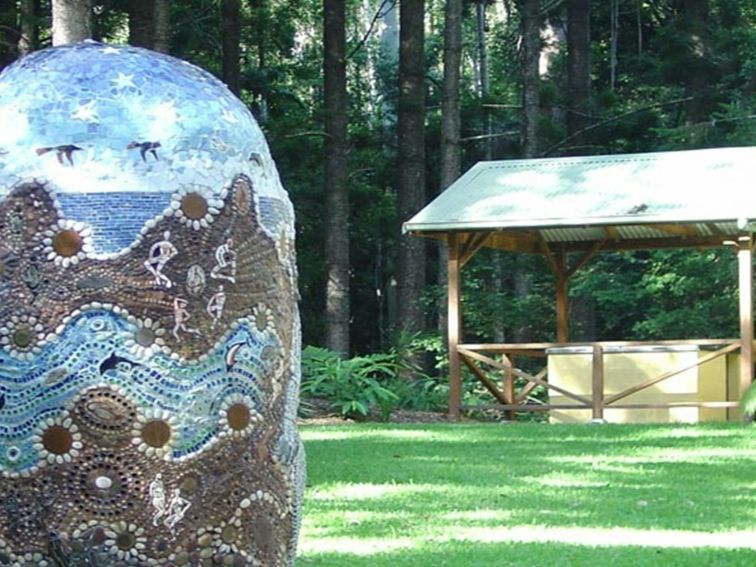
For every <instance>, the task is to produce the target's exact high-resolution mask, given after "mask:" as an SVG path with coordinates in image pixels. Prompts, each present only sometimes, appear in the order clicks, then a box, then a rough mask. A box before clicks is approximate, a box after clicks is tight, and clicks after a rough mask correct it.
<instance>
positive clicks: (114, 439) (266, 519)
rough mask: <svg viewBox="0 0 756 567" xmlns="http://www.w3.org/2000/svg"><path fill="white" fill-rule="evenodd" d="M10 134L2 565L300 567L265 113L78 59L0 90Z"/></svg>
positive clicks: (280, 238) (296, 464) (216, 90)
mask: <svg viewBox="0 0 756 567" xmlns="http://www.w3.org/2000/svg"><path fill="white" fill-rule="evenodd" d="M66 77H68V80H66ZM24 81H26V83H24ZM45 81H48V82H49V84H50V85H51V88H50V89H49V90H48V91H45V92H42V91H43V90H44V89H41V88H39V84H40V82H45ZM166 101H168V102H166ZM209 101H212V104H211V103H210V102H209ZM140 105H141V106H140ZM161 105H162V106H161ZM203 106H206V107H207V108H206V111H205V112H204V114H203V113H202V107H203ZM156 108H157V109H163V110H161V111H160V113H157V114H155V113H154V112H151V111H150V109H156ZM139 109H141V110H139ZM161 113H162V114H161ZM0 120H2V122H3V123H5V121H6V120H10V121H11V123H13V124H17V125H19V127H18V128H17V129H10V130H12V132H10V131H9V129H7V128H2V129H0V130H1V132H0V296H1V297H2V301H0V473H1V474H2V481H1V482H0V565H6V564H7V565H18V566H31V565H35V566H39V565H116V564H124V565H132V564H133V565H200V564H203V565H204V564H221V565H264V566H277V565H291V563H292V562H293V557H294V551H295V543H296V537H297V532H298V525H299V509H300V503H301V495H302V489H303V486H304V453H303V451H302V448H301V443H300V441H299V436H298V434H297V431H296V427H295V417H296V407H297V403H298V387H299V384H298V382H299V374H298V364H299V352H300V349H301V345H300V340H299V332H300V329H299V319H298V314H297V307H296V268H295V258H294V243H293V227H292V223H293V220H292V216H291V204H290V202H289V200H288V197H287V196H286V193H285V192H284V190H283V189H282V188H281V186H280V182H279V180H278V175H277V173H276V171H275V167H274V165H273V162H272V160H271V159H270V155H269V152H268V148H267V146H266V144H265V141H264V139H263V138H262V135H261V134H260V131H259V128H257V126H256V124H254V120H253V119H252V117H251V115H249V113H248V112H247V110H246V109H245V108H244V106H243V105H242V104H241V103H240V102H238V101H237V100H236V99H234V98H233V97H232V96H231V95H230V93H228V91H227V90H226V89H225V87H223V86H222V85H221V84H220V83H218V82H217V81H216V80H215V79H214V78H212V77H211V76H209V75H208V74H207V73H205V72H203V71H201V70H199V69H196V68H194V67H192V66H190V65H187V64H186V63H183V62H180V61H177V60H175V59H171V58H169V57H165V56H162V55H157V54H152V53H150V52H148V51H145V50H141V49H132V48H128V47H112V46H104V45H100V44H96V43H85V44H81V45H77V46H70V47H63V48H54V49H51V50H46V51H42V52H39V53H36V54H34V55H32V56H29V57H27V58H25V59H23V60H22V61H21V62H20V63H17V64H16V65H14V66H12V67H10V68H8V69H7V70H6V71H4V72H3V73H2V74H0ZM156 133H162V134H163V136H162V137H161V138H160V139H158V137H157V136H156V135H153V134H156ZM147 142H149V143H147ZM191 144H195V146H191ZM71 146H75V148H81V149H74V148H72V147H71ZM190 146H191V147H190ZM182 152H183V153H182ZM195 159H196V160H199V161H192V160H195Z"/></svg>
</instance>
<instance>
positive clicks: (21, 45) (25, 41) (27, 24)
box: [18, 0, 40, 55]
mask: <svg viewBox="0 0 756 567" xmlns="http://www.w3.org/2000/svg"><path fill="white" fill-rule="evenodd" d="M19 8H20V12H19V28H20V30H21V36H20V37H19V39H18V52H19V53H20V54H21V55H26V54H27V53H30V52H32V51H34V50H35V49H39V17H40V5H39V0H21V2H20V3H19Z"/></svg>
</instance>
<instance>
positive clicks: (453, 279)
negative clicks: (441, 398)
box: [447, 233, 462, 421]
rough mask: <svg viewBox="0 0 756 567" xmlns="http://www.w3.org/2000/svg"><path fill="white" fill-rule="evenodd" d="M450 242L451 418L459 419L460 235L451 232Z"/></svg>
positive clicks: (448, 315) (449, 336) (449, 343)
mask: <svg viewBox="0 0 756 567" xmlns="http://www.w3.org/2000/svg"><path fill="white" fill-rule="evenodd" d="M448 243H449V269H448V282H449V285H448V287H449V290H448V303H447V317H448V343H447V346H448V348H449V419H450V420H451V421H459V409H460V406H461V405H462V374H461V367H460V360H459V352H457V345H458V344H459V337H460V331H461V327H462V312H461V306H460V293H461V289H462V288H461V285H460V284H461V274H460V268H461V266H460V258H459V237H458V236H457V234H455V233H451V234H450V235H449V238H448Z"/></svg>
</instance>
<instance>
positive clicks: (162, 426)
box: [142, 419, 171, 448]
mask: <svg viewBox="0 0 756 567" xmlns="http://www.w3.org/2000/svg"><path fill="white" fill-rule="evenodd" d="M170 440H171V426H170V425H169V424H168V423H167V422H165V421H163V420H161V419H155V420H152V421H148V422H147V423H145V424H144V426H143V427H142V441H144V442H145V443H146V444H147V445H149V446H150V447H155V448H160V447H165V445H166V444H167V443H168V441H170Z"/></svg>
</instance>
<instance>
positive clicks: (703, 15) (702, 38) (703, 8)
mask: <svg viewBox="0 0 756 567" xmlns="http://www.w3.org/2000/svg"><path fill="white" fill-rule="evenodd" d="M708 20H709V0H684V2H683V28H684V31H685V33H686V34H687V36H688V49H689V53H688V64H687V71H688V72H687V73H686V74H685V96H686V97H690V100H689V101H688V102H687V103H686V107H687V120H686V122H687V123H688V124H695V123H697V122H701V121H703V120H706V118H707V117H708V108H707V106H708V105H707V100H706V91H707V86H708V85H709V77H710V75H711V68H710V65H709V63H708V62H707V57H708V52H709V40H710V38H709V33H708V29H707V23H708Z"/></svg>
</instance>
